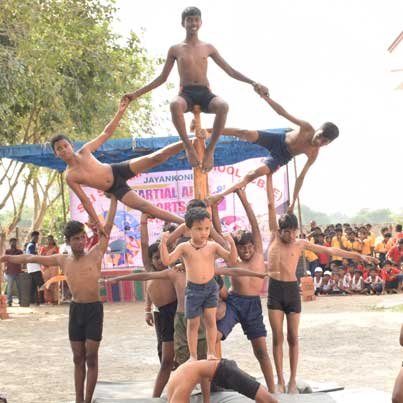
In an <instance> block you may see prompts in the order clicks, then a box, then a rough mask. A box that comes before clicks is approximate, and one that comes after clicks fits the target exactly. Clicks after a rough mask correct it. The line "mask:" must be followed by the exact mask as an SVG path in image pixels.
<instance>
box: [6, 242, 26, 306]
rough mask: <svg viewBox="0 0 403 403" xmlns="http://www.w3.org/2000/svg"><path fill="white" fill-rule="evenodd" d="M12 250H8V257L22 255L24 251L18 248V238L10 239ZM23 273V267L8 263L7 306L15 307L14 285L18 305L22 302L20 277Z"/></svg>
mask: <svg viewBox="0 0 403 403" xmlns="http://www.w3.org/2000/svg"><path fill="white" fill-rule="evenodd" d="M9 243H10V248H9V249H6V252H5V253H6V255H22V250H21V249H18V248H17V238H10V240H9ZM21 272H22V266H21V264H19V263H10V262H7V263H6V272H5V276H6V281H7V304H8V306H12V305H13V285H14V283H15V284H16V285H17V292H18V303H19V302H20V283H19V280H18V275H19V274H20V273H21Z"/></svg>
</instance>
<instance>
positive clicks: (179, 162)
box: [0, 129, 287, 172]
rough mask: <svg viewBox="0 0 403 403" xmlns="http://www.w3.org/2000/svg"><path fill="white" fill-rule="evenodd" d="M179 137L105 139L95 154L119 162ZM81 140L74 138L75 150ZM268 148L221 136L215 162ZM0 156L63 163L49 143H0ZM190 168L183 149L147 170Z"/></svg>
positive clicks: (60, 167)
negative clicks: (15, 144) (13, 144)
mask: <svg viewBox="0 0 403 403" xmlns="http://www.w3.org/2000/svg"><path fill="white" fill-rule="evenodd" d="M270 131H273V132H275V133H285V132H286V131H287V129H270ZM176 141H179V137H175V136H170V137H149V138H136V139H135V140H133V139H116V140H108V141H107V142H106V143H105V144H103V145H102V147H100V148H99V149H98V150H97V151H95V152H94V155H95V157H96V158H97V159H98V160H99V161H101V162H104V163H108V164H110V163H112V162H121V161H126V160H129V159H132V158H137V157H142V156H145V155H147V154H150V153H152V152H154V151H157V150H159V149H161V148H163V147H165V146H167V145H169V144H172V143H174V142H176ZM83 144H84V142H75V143H74V149H75V150H78V149H79V148H80V147H81V146H82V145H83ZM267 153H268V152H267V150H266V149H265V148H263V147H260V146H258V145H255V144H251V143H248V142H247V141H243V140H239V139H238V138H234V137H227V136H225V137H224V136H221V137H220V140H219V142H218V143H217V146H216V149H215V155H214V166H222V165H230V164H235V163H237V162H240V161H244V160H247V159H250V158H257V157H265V156H267ZM0 158H9V159H12V160H17V161H20V162H25V163H29V164H34V165H38V166H43V167H48V168H52V169H56V170H58V171H59V172H62V171H64V170H65V168H66V164H65V163H64V162H63V161H62V160H60V159H58V158H56V157H55V155H54V154H53V151H52V148H51V147H50V144H27V145H18V146H3V147H0ZM185 169H190V165H189V163H188V162H187V159H186V155H185V152H184V151H181V152H180V153H179V154H177V155H175V156H173V157H171V158H170V159H169V160H168V161H166V162H165V163H163V164H161V165H159V166H157V167H155V168H153V169H151V170H150V171H149V172H163V171H179V170H185Z"/></svg>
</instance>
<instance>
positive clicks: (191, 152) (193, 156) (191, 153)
mask: <svg viewBox="0 0 403 403" xmlns="http://www.w3.org/2000/svg"><path fill="white" fill-rule="evenodd" d="M185 152H186V157H187V159H188V161H189V164H190V166H192V167H193V168H196V167H200V161H199V158H198V157H197V153H196V150H195V149H194V146H193V144H192V145H191V146H190V147H189V148H185Z"/></svg>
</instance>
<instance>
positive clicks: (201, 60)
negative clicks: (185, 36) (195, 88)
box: [172, 41, 213, 87]
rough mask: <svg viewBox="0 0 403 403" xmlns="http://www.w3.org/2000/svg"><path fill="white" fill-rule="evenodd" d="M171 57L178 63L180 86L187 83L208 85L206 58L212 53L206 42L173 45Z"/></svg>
mask: <svg viewBox="0 0 403 403" xmlns="http://www.w3.org/2000/svg"><path fill="white" fill-rule="evenodd" d="M172 50H173V57H174V58H175V60H176V61H177V63H178V72H179V77H180V85H181V87H184V86H187V85H203V86H205V87H209V86H210V84H209V82H208V79H207V59H208V58H209V56H210V55H211V53H212V50H213V48H212V46H211V45H209V44H208V43H205V42H201V41H197V42H196V43H187V42H182V43H179V44H178V45H175V46H174V47H173V49H172Z"/></svg>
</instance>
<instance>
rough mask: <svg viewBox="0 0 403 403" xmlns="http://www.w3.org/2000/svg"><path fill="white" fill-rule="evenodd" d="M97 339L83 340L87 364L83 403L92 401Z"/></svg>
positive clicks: (96, 370) (97, 347)
mask: <svg viewBox="0 0 403 403" xmlns="http://www.w3.org/2000/svg"><path fill="white" fill-rule="evenodd" d="M99 344H100V342H99V341H95V340H90V339H87V340H86V341H85V351H86V354H85V361H86V364H87V385H86V388H85V403H91V402H92V395H93V394H94V389H95V385H96V384H97V379H98V349H99Z"/></svg>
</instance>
